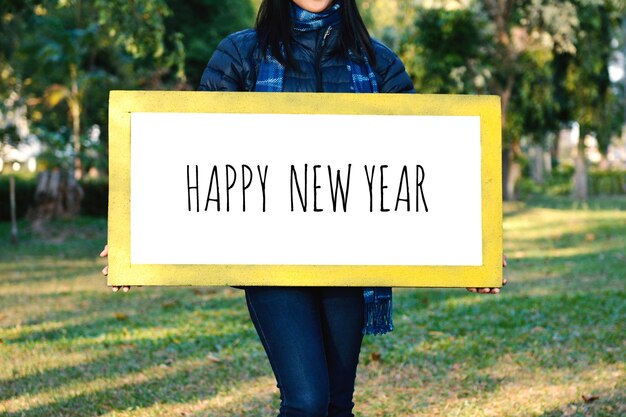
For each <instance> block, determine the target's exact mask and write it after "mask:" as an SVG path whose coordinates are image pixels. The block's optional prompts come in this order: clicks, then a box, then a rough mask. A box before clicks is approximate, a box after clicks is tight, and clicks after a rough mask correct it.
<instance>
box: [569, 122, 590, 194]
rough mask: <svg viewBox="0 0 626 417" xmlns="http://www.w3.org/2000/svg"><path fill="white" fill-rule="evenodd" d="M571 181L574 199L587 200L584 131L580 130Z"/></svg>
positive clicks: (587, 184)
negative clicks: (572, 182)
mask: <svg viewBox="0 0 626 417" xmlns="http://www.w3.org/2000/svg"><path fill="white" fill-rule="evenodd" d="M573 181H574V186H573V187H572V193H573V197H574V198H575V199H576V200H583V201H585V200H587V199H588V198H589V183H588V178H587V163H586V161H585V133H583V132H582V131H581V132H580V136H579V138H578V150H577V152H576V162H575V170H574V179H573Z"/></svg>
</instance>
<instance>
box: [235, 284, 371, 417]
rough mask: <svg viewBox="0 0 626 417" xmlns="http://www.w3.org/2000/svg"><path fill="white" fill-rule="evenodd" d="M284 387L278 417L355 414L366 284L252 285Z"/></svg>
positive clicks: (252, 306) (257, 320)
mask: <svg viewBox="0 0 626 417" xmlns="http://www.w3.org/2000/svg"><path fill="white" fill-rule="evenodd" d="M245 290H246V302H247V304H248V311H249V312H250V317H251V319H252V322H253V323H254V327H255V328H256V330H257V333H258V334H259V338H260V339H261V343H263V347H264V348H265V352H266V353H267V357H268V358H269V361H270V364H271V366H272V370H273V371H274V375H275V377H276V381H277V383H278V388H279V389H280V399H281V405H280V414H279V415H278V417H296V416H297V417H305V416H306V417H318V416H319V417H352V416H353V414H352V407H354V403H353V402H352V395H353V393H354V380H355V377H356V368H357V364H358V361H359V352H360V350H361V341H362V340H363V335H362V328H363V313H364V312H363V308H364V307H363V288H358V287H348V288H346V287H246V288H245Z"/></svg>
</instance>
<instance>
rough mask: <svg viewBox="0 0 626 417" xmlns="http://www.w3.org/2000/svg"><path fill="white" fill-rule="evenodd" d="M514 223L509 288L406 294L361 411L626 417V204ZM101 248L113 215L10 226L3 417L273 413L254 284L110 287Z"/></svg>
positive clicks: (362, 377)
mask: <svg viewBox="0 0 626 417" xmlns="http://www.w3.org/2000/svg"><path fill="white" fill-rule="evenodd" d="M504 230H505V248H506V253H507V254H508V256H509V260H510V262H509V268H508V269H507V271H506V276H507V277H508V279H509V281H510V284H509V285H507V286H506V288H505V289H504V291H503V293H502V294H500V295H497V296H494V295H481V294H472V293H468V292H466V291H465V290H462V289H457V290H438V289H396V290H394V294H395V299H394V314H395V325H396V330H394V332H393V333H392V334H391V335H388V336H382V337H380V336H378V337H373V336H367V337H366V339H365V342H364V343H365V344H364V347H363V350H362V352H361V358H360V365H359V372H358V376H357V388H356V394H355V403H356V407H355V412H356V415H357V416H368V417H370V416H372V417H375V416H379V417H382V416H429V417H432V416H446V417H448V416H467V417H480V416H524V417H526V416H541V417H556V416H607V417H608V416H611V417H613V416H624V415H626V365H625V353H626V343H625V340H626V338H625V335H626V332H625V330H626V329H625V323H626V289H625V283H626V199H625V198H621V199H619V198H616V199H603V200H594V201H592V202H590V203H589V204H587V205H581V204H573V203H571V202H569V201H567V200H555V199H549V200H543V201H534V202H529V203H512V204H505V223H504ZM105 237H106V221H105V220H103V219H91V218H81V219H79V220H78V221H76V222H71V223H70V222H55V223H53V224H51V225H49V226H48V228H47V230H46V231H45V233H42V232H40V233H35V232H33V231H29V230H28V224H27V223H22V224H21V244H20V246H18V247H13V246H10V245H9V243H8V238H9V225H8V224H6V223H0V416H3V417H4V416H6V417H17V416H25V417H34V416H45V417H55V416H128V417H130V416H133V417H134V416H141V417H151V416H197V417H199V416H255V417H257V416H258V417H265V416H275V415H276V413H275V411H274V410H275V409H277V408H278V391H277V388H276V386H275V381H274V379H273V376H272V373H271V369H270V367H269V364H268V362H267V360H266V358H265V354H264V352H263V349H262V347H261V344H260V342H259V341H258V339H257V336H256V333H255V331H254V328H253V327H252V324H251V322H250V320H249V318H248V313H247V310H246V309H245V301H244V298H243V291H240V290H236V289H231V288H209V287H206V288H146V287H143V288H134V289H132V291H130V292H129V293H121V292H119V293H112V292H111V291H110V290H109V289H108V288H107V287H106V286H105V282H104V278H103V277H102V276H101V275H100V272H99V271H100V269H101V268H102V266H103V265H104V262H103V261H102V260H101V259H98V257H97V254H98V253H99V251H100V250H101V249H102V245H103V243H104V242H105ZM583 396H585V398H587V399H588V400H590V399H592V398H589V397H590V396H597V397H598V398H597V399H596V400H595V401H589V402H587V401H585V400H584V399H583Z"/></svg>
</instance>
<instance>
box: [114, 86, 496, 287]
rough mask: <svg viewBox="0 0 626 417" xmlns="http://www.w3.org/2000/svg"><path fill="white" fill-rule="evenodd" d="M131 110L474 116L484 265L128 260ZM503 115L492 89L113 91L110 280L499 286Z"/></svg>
mask: <svg viewBox="0 0 626 417" xmlns="http://www.w3.org/2000/svg"><path fill="white" fill-rule="evenodd" d="M133 112H159V113H162V112H171V113H266V114H267V113H271V114H353V115H358V114H378V115H432V116H480V129H481V139H480V140H481V158H482V160H481V182H482V184H481V185H482V235H483V265H482V266H376V265H369V266H363V265H358V266H332V265H133V264H131V263H130V119H131V118H130V115H131V113H133ZM501 126H502V118H501V107H500V98H499V97H497V96H461V95H419V94H308V93H306V94H305V93H281V94H275V93H242V92H237V93H233V92H164V91H112V92H111V94H110V98H109V173H110V178H109V181H110V182H109V223H108V243H109V276H108V284H109V285H241V286H246V285H250V286H253V285H284V286H393V287H500V286H501V284H502V181H501V175H502V174H501V172H502V153H501V147H502V139H501V135H502V129H501Z"/></svg>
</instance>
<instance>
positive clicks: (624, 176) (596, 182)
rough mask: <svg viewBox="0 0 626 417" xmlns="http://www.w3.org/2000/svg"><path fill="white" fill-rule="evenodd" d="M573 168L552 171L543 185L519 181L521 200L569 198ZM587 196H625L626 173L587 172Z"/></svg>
mask: <svg viewBox="0 0 626 417" xmlns="http://www.w3.org/2000/svg"><path fill="white" fill-rule="evenodd" d="M573 177H574V167H572V166H564V167H559V168H558V169H555V170H553V171H552V173H551V174H550V175H549V176H548V177H547V178H546V181H545V183H544V184H543V185H541V184H537V183H536V182H534V181H533V180H532V179H530V178H528V177H525V178H522V180H521V181H520V197H521V198H522V200H525V201H528V200H529V199H533V198H537V197H541V196H545V197H570V196H571V195H572V186H573V181H572V180H573ZM589 195H591V196H596V197H602V196H624V195H626V171H624V170H617V169H612V170H599V169H592V170H591V171H589Z"/></svg>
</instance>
